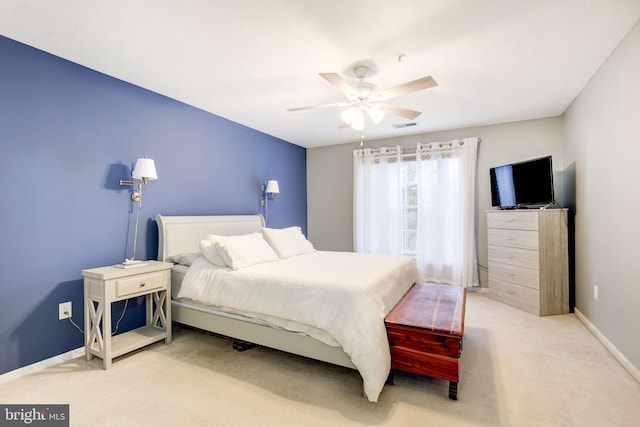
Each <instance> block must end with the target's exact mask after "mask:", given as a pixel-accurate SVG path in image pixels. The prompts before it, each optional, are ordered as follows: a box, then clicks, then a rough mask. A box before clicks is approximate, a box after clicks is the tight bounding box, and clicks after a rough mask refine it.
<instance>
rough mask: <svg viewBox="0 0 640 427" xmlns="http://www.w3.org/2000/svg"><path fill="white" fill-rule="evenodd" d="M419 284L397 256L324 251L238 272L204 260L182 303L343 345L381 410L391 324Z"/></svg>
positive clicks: (190, 276) (188, 278)
mask: <svg viewBox="0 0 640 427" xmlns="http://www.w3.org/2000/svg"><path fill="white" fill-rule="evenodd" d="M419 281H420V273H419V272H418V269H417V268H416V266H415V264H414V263H413V261H412V260H411V259H410V258H408V257H403V256H394V255H377V254H361V253H350V252H324V251H319V252H313V253H309V254H305V255H298V256H295V257H291V258H286V259H283V260H280V261H277V262H270V263H264V264H258V265H253V266H251V267H246V268H242V269H240V270H236V271H233V270H231V269H228V268H223V267H216V266H214V265H213V264H211V263H209V262H208V261H207V260H206V259H204V258H200V259H199V260H197V261H196V262H194V263H193V265H192V266H191V268H190V269H189V271H188V272H187V274H186V275H185V278H184V281H183V283H182V288H181V289H180V293H179V294H178V298H181V299H182V298H184V299H188V300H191V301H193V302H196V303H200V304H206V305H213V306H217V307H221V308H223V309H225V310H229V311H234V312H238V313H241V314H246V315H250V316H252V317H256V318H260V319H263V320H266V321H268V322H270V323H273V324H276V325H278V326H280V327H283V328H285V329H290V330H294V331H297V332H304V333H307V334H309V335H311V336H313V337H315V338H317V339H320V340H322V341H324V342H325V343H328V344H330V345H332V344H333V345H335V344H336V343H337V345H340V346H341V347H342V348H343V350H344V351H345V353H346V354H348V355H349V356H350V357H351V361H352V362H353V364H354V365H355V366H356V368H358V371H359V372H360V375H361V376H362V379H363V383H364V391H365V394H366V395H367V398H368V399H369V400H370V401H372V402H376V401H377V400H378V396H379V394H380V392H381V391H382V388H383V387H384V384H385V381H386V379H387V376H388V375H389V370H390V368H391V356H390V353H389V342H388V340H387V335H386V330H385V326H384V318H385V316H386V315H387V314H388V313H389V311H390V310H391V309H392V308H393V307H394V306H395V304H396V303H397V302H398V301H399V300H400V298H401V297H402V296H403V295H404V294H405V293H406V292H407V290H409V288H410V287H411V285H412V284H413V283H416V282H419ZM292 322H295V323H292ZM299 325H302V326H303V329H304V330H302V331H301V330H300V328H299ZM305 326H306V328H305Z"/></svg>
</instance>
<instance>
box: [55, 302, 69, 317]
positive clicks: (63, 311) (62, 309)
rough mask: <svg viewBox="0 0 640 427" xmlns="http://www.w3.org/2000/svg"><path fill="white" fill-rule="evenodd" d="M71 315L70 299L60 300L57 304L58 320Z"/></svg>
mask: <svg viewBox="0 0 640 427" xmlns="http://www.w3.org/2000/svg"><path fill="white" fill-rule="evenodd" d="M69 317H71V301H67V302H61V303H60V305H59V306H58V320H62V319H67V318H69Z"/></svg>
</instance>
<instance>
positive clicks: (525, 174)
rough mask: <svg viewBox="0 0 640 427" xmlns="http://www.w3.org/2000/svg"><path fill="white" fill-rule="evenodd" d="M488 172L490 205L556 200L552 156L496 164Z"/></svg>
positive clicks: (516, 205)
mask: <svg viewBox="0 0 640 427" xmlns="http://www.w3.org/2000/svg"><path fill="white" fill-rule="evenodd" d="M489 174H490V175H491V205H492V206H494V207H498V208H501V209H516V208H534V207H543V206H547V205H552V204H555V196H554V194H553V164H552V161H551V156H546V157H540V158H537V159H531V160H526V161H524V162H518V163H511V164H507V165H502V166H496V167H494V168H491V169H490V170H489Z"/></svg>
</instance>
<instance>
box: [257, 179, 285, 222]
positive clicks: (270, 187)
mask: <svg viewBox="0 0 640 427" xmlns="http://www.w3.org/2000/svg"><path fill="white" fill-rule="evenodd" d="M258 190H260V206H264V221H265V223H266V222H267V218H268V217H269V199H271V200H273V199H275V198H276V197H278V194H280V187H279V186H278V181H277V180H275V179H270V180H269V181H267V185H266V186H265V185H264V184H263V185H261V186H260V187H258Z"/></svg>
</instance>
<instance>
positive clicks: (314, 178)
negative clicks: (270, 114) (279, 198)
mask: <svg viewBox="0 0 640 427" xmlns="http://www.w3.org/2000/svg"><path fill="white" fill-rule="evenodd" d="M467 136H477V137H479V138H480V140H481V142H480V145H479V149H478V178H477V185H478V200H477V205H476V206H477V226H478V259H479V262H480V265H483V266H486V265H487V232H486V212H485V211H486V210H487V209H491V194H490V185H489V168H491V167H493V166H497V165H501V164H505V163H511V162H516V161H521V160H526V159H530V158H535V157H541V156H545V155H552V156H553V162H554V178H556V179H555V187H556V199H557V200H558V201H560V200H562V194H561V188H562V186H561V182H562V180H561V166H562V164H563V162H562V137H563V125H562V118H560V117H554V118H547V119H540V120H528V121H522V122H514V123H505V124H499V125H490V126H481V127H474V128H466V129H458V130H452V131H446V132H437V133H428V134H422V135H413V136H405V137H398V138H389V139H381V140H376V141H365V145H366V146H367V147H383V146H387V147H388V146H395V145H401V146H403V147H414V148H415V146H416V144H417V143H418V142H434V141H449V140H451V139H456V138H459V139H462V138H465V137H467ZM359 144H360V143H359V142H356V143H353V144H342V145H335V146H329V147H319V148H311V149H308V150H307V206H308V218H307V226H308V232H309V240H311V241H312V242H313V244H314V245H315V247H316V248H317V249H320V250H336V251H351V250H353V175H352V169H353V164H352V159H353V154H352V153H353V150H354V149H356V148H359ZM480 281H481V284H482V286H486V283H487V281H486V271H485V270H484V269H481V276H480Z"/></svg>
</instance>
